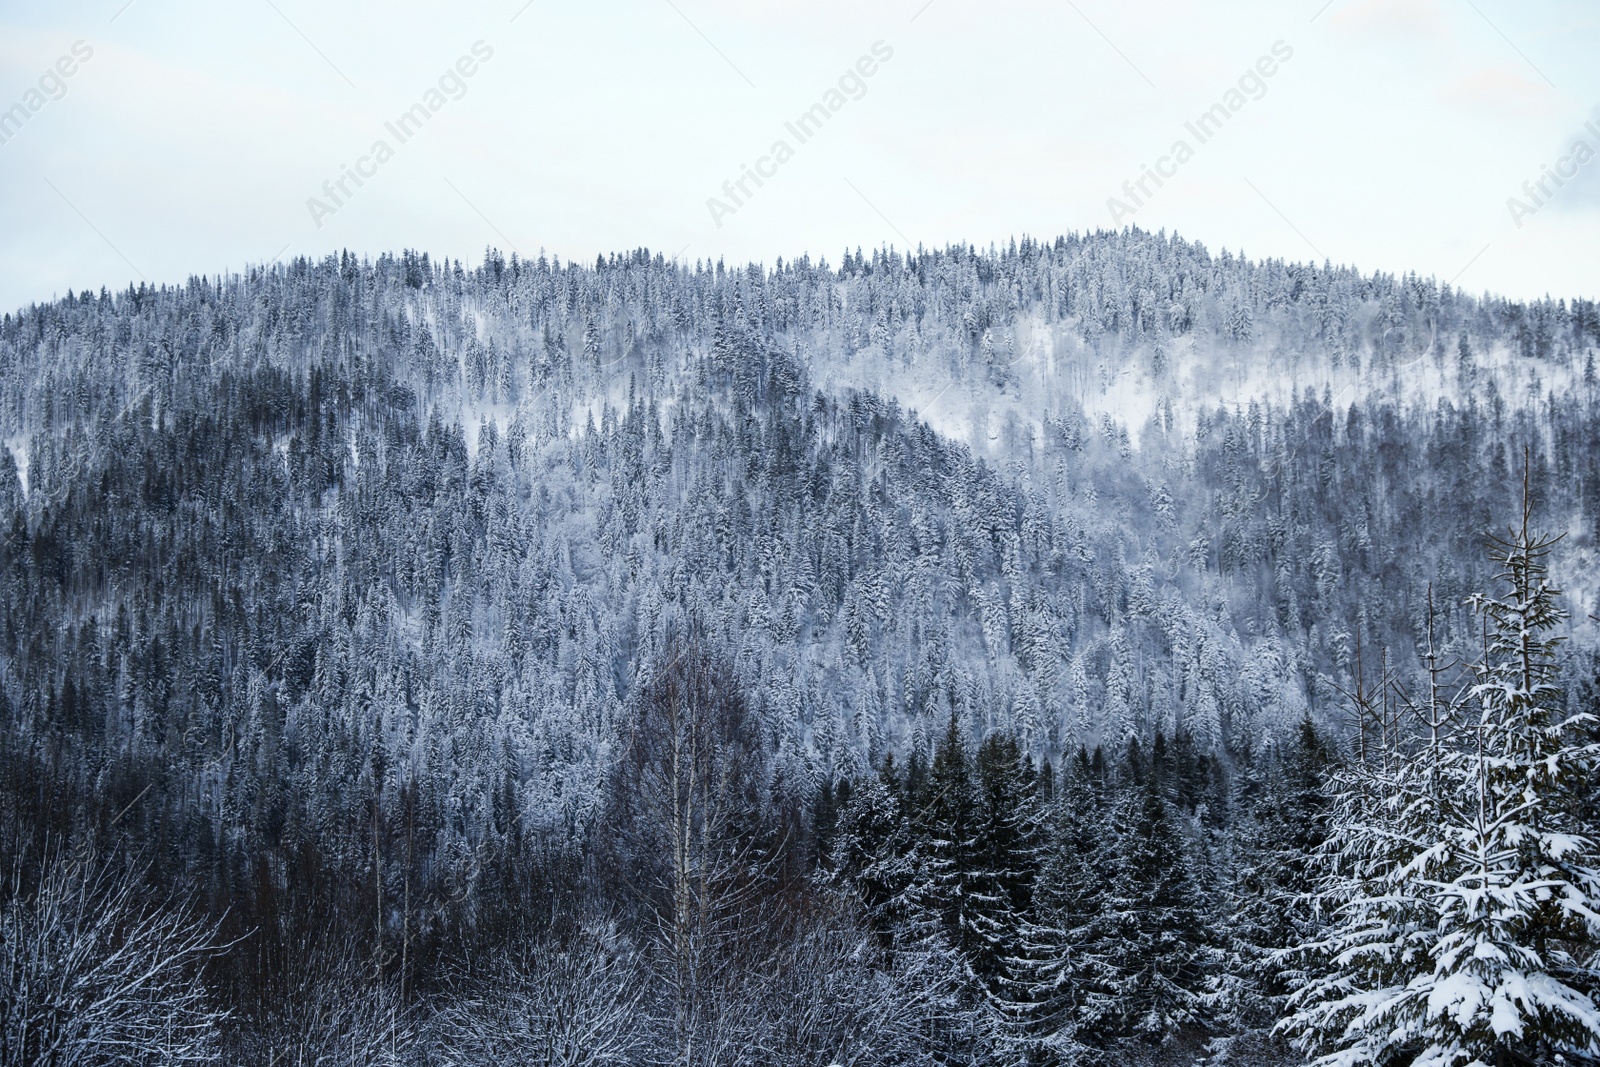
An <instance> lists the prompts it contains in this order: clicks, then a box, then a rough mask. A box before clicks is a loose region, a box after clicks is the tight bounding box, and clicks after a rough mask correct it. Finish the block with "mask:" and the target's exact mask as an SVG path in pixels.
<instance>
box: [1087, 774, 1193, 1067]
mask: <svg viewBox="0 0 1600 1067" xmlns="http://www.w3.org/2000/svg"><path fill="white" fill-rule="evenodd" d="M1128 764H1129V767H1130V770H1131V771H1134V772H1135V773H1138V774H1139V776H1140V777H1142V781H1139V782H1138V783H1137V784H1135V785H1133V786H1132V787H1131V788H1129V789H1127V790H1126V792H1125V793H1124V794H1123V796H1122V797H1121V798H1120V800H1119V803H1118V804H1117V807H1116V816H1115V828H1116V836H1117V872H1116V876H1115V877H1114V879H1113V880H1112V883H1111V889H1110V893H1109V894H1108V895H1107V898H1106V900H1105V902H1104V905H1103V907H1102V910H1101V913H1100V915H1099V916H1098V917H1096V918H1095V919H1094V920H1093V921H1091V923H1090V931H1089V933H1090V936H1089V939H1088V941H1087V943H1086V944H1084V945H1083V952H1084V955H1085V956H1086V957H1087V958H1088V961H1091V962H1090V965H1091V967H1093V968H1097V969H1098V970H1099V971H1100V973H1101V974H1102V976H1103V978H1102V982H1101V983H1099V987H1098V988H1096V989H1094V990H1093V991H1092V992H1090V993H1089V994H1088V995H1087V996H1086V997H1085V1008H1084V1011H1083V1012H1081V1013H1080V1023H1079V1025H1080V1029H1081V1030H1083V1031H1084V1032H1087V1033H1090V1034H1095V1033H1100V1034H1104V1035H1107V1036H1112V1037H1116V1038H1128V1037H1136V1038H1140V1039H1142V1040H1144V1041H1148V1042H1152V1043H1160V1042H1161V1041H1163V1040H1165V1039H1167V1038H1170V1037H1173V1036H1174V1035H1176V1034H1178V1033H1179V1032H1181V1031H1189V1032H1193V1031H1195V1030H1197V1029H1203V1028H1204V1026H1205V1024H1206V1022H1207V1014H1208V1012H1207V1009H1206V1006H1205V1003H1204V997H1203V994H1204V993H1205V991H1206V984H1207V980H1208V977H1209V974H1208V971H1209V964H1210V963H1211V955H1212V951H1211V950H1210V949H1209V948H1208V946H1207V944H1206V940H1207V939H1206V929H1205V925H1204V923H1203V922H1202V919H1201V907H1200V902H1199V894H1198V892H1197V887H1196V884H1195V877H1194V872H1193V870H1192V869H1191V866H1190V860H1189V850H1188V849H1186V848H1185V847H1184V840H1183V837H1182V835H1181V834H1180V833H1179V832H1178V828H1177V826H1176V824H1175V823H1174V821H1173V818H1172V814H1171V812H1170V810H1169V808H1168V804H1167V801H1166V800H1165V799H1164V798H1163V797H1162V795H1161V781H1160V778H1159V775H1158V774H1157V773H1155V771H1154V770H1153V769H1151V768H1148V767H1145V766H1144V764H1143V761H1142V760H1141V759H1140V757H1139V754H1138V752H1137V751H1136V750H1132V749H1131V746H1130V752H1129V760H1128Z"/></svg>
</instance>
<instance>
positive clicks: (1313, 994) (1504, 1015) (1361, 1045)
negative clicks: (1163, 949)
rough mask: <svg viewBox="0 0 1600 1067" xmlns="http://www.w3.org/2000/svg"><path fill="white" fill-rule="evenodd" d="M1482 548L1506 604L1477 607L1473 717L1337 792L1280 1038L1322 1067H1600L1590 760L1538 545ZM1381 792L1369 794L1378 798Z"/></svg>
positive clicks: (1598, 917) (1598, 903)
mask: <svg viewBox="0 0 1600 1067" xmlns="http://www.w3.org/2000/svg"><path fill="white" fill-rule="evenodd" d="M1528 500H1529V495H1528V493H1527V491H1526V485H1525V487H1524V494H1523V513H1522V521H1521V523H1520V526H1519V527H1518V528H1516V529H1514V530H1512V531H1511V533H1510V535H1509V536H1508V537H1506V538H1504V539H1499V538H1497V539H1494V541H1493V552H1492V554H1493V558H1494V560H1495V562H1496V563H1498V564H1499V565H1500V566H1501V568H1502V570H1501V572H1500V575H1499V579H1500V580H1501V581H1502V582H1504V584H1505V586H1506V588H1505V589H1504V592H1503V593H1502V595H1500V596H1498V597H1494V596H1488V595H1479V596H1477V597H1474V598H1473V604H1474V605H1475V607H1476V608H1477V610H1478V613H1479V617H1480V619H1481V621H1482V625H1483V634H1484V639H1483V654H1482V657H1481V659H1480V660H1479V662H1478V663H1476V664H1475V665H1474V666H1473V669H1472V671H1473V675H1474V678H1473V681H1472V684H1471V686H1470V690H1469V696H1470V698H1471V699H1472V701H1473V702H1474V704H1475V706H1476V712H1477V714H1476V716H1475V721H1469V722H1467V723H1465V724H1463V726H1462V728H1461V729H1459V730H1458V731H1457V732H1456V735H1455V736H1454V737H1453V738H1451V739H1450V743H1439V742H1438V740H1437V737H1436V736H1434V737H1430V738H1428V739H1427V742H1426V743H1422V742H1421V741H1420V739H1419V743H1417V744H1415V745H1414V746H1413V747H1412V751H1410V752H1409V753H1396V754H1395V756H1396V757H1398V758H1394V759H1386V760H1384V766H1385V768H1386V769H1385V771H1384V772H1383V775H1382V776H1381V777H1379V778H1376V779H1374V778H1373V777H1371V776H1369V777H1368V778H1365V779H1358V778H1350V777H1347V779H1346V786H1347V788H1346V790H1345V793H1344V794H1343V795H1342V797H1341V805H1340V807H1341V810H1340V812H1339V817H1338V820H1337V822H1336V825H1335V830H1334V834H1333V837H1332V839H1331V841H1330V845H1331V849H1330V853H1331V858H1332V860H1333V861H1334V862H1335V864H1336V868H1335V870H1334V871H1333V873H1332V874H1331V875H1330V877H1329V878H1328V880H1327V883H1326V885H1325V886H1324V888H1323V898H1324V900H1325V902H1326V904H1327V905H1328V906H1330V907H1331V908H1333V909H1334V914H1335V915H1336V916H1337V922H1336V924H1335V926H1334V928H1333V930H1332V931H1331V932H1330V934H1329V935H1328V936H1327V937H1326V938H1325V939H1323V940H1322V941H1321V942H1319V943H1317V945H1316V946H1315V948H1316V949H1317V950H1318V952H1319V953H1320V954H1321V955H1322V956H1323V958H1324V968H1325V970H1324V972H1323V973H1322V974H1321V975H1320V976H1319V977H1318V979H1317V980H1316V981H1314V982H1313V983H1312V984H1311V985H1309V986H1308V987H1307V988H1306V989H1305V990H1304V991H1303V992H1302V993H1301V994H1300V995H1298V996H1297V997H1296V1000H1295V1003H1296V1006H1297V1008H1298V1010H1297V1012H1296V1014H1295V1015H1294V1016H1292V1017H1291V1018H1290V1019H1289V1020H1288V1021H1287V1022H1286V1028H1287V1029H1289V1030H1290V1031H1291V1032H1293V1033H1295V1034H1297V1035H1298V1037H1299V1039H1300V1041H1301V1043H1302V1045H1303V1046H1304V1047H1306V1048H1308V1049H1311V1050H1315V1051H1318V1052H1320V1053H1321V1054H1322V1058H1321V1061H1320V1062H1322V1063H1325V1064H1330V1065H1332V1064H1338V1065H1344V1064H1356V1063H1374V1062H1375V1063H1388V1062H1393V1061H1398V1060H1404V1061H1408V1062H1411V1063H1414V1064H1423V1065H1426V1067H1467V1065H1474V1064H1494V1065H1496V1067H1507V1065H1511V1064H1523V1063H1543V1062H1553V1061H1554V1060H1555V1058H1556V1057H1571V1056H1572V1055H1574V1054H1576V1055H1579V1056H1593V1055H1595V1054H1596V1053H1600V1010H1597V1009H1596V1006H1595V1004H1594V1001H1593V998H1592V995H1591V993H1590V990H1593V989H1595V988H1597V986H1600V970H1597V968H1596V959H1595V946H1596V939H1597V937H1600V871H1597V870H1596V867H1597V862H1596V852H1595V844H1594V842H1593V840H1592V839H1590V838H1589V837H1588V836H1586V835H1585V834H1584V833H1583V826H1582V823H1581V821H1580V818H1579V814H1578V813H1579V811H1580V807H1581V791H1582V789H1583V788H1584V787H1585V786H1586V785H1587V783H1589V782H1590V781H1592V779H1593V774H1594V772H1595V769H1596V766H1597V756H1600V749H1597V746H1596V745H1595V744H1594V743H1593V742H1591V741H1589V740H1587V739H1586V738H1584V737H1583V736H1582V731H1584V730H1585V729H1587V727H1588V726H1589V724H1590V722H1591V719H1590V717H1589V716H1588V715H1587V714H1586V713H1582V712H1580V713H1577V714H1575V715H1566V714H1564V713H1563V712H1562V711H1561V708H1562V704H1563V701H1562V699H1561V694H1560V692H1559V690H1558V689H1557V688H1556V684H1555V682H1556V661H1555V651H1556V648H1557V646H1558V643H1559V638H1558V637H1557V636H1556V635H1555V633H1554V631H1555V630H1556V629H1557V628H1558V627H1559V626H1560V625H1561V623H1562V622H1563V620H1564V618H1565V614H1564V612H1563V610H1562V609H1561V607H1560V606H1559V604H1558V602H1557V595H1558V594H1557V592H1556V590H1555V589H1554V588H1552V587H1551V585H1550V583H1549V581H1548V580H1547V576H1546V559H1547V557H1548V555H1549V552H1550V547H1551V545H1552V544H1553V543H1554V541H1553V540H1552V539H1549V538H1544V537H1540V536H1538V535H1537V534H1535V533H1534V532H1532V530H1531V529H1530V519H1531V514H1530V510H1531V509H1530V505H1529V503H1528ZM1375 786H1376V787H1379V788H1377V789H1374V788H1373V787H1375Z"/></svg>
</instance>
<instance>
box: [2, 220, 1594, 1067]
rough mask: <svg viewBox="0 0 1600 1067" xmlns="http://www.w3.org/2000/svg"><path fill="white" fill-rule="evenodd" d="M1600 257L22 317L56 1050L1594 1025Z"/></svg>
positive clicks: (6, 648) (301, 296) (6, 477)
mask: <svg viewBox="0 0 1600 1067" xmlns="http://www.w3.org/2000/svg"><path fill="white" fill-rule="evenodd" d="M1597 348H1600V304H1596V303H1595V302H1593V301H1589V300H1580V299H1574V300H1552V299H1546V300H1543V301H1535V302H1525V303H1519V302H1513V301H1508V300H1503V299H1499V298H1495V297H1493V296H1488V295H1483V296H1473V295H1470V294H1468V293H1466V292H1464V291H1461V290H1457V289H1453V288H1452V287H1450V286H1449V285H1446V284H1441V283H1440V282H1438V281H1436V280H1433V279H1425V278H1420V277H1417V276H1414V275H1407V276H1403V277H1401V276H1393V275H1387V274H1381V273H1380V274H1364V273H1360V272H1358V271H1357V270H1354V269H1351V268H1345V267H1335V266H1333V265H1331V264H1325V265H1323V266H1317V265H1314V264H1296V263H1289V262H1284V261H1279V260H1264V261H1253V260H1250V259H1248V258H1246V257H1244V256H1242V255H1239V254H1231V253H1229V252H1227V251H1222V252H1220V253H1213V252H1212V251H1210V250H1208V249H1207V248H1205V247H1204V246H1202V245H1200V244H1197V243H1193V242H1188V241H1185V240H1182V239H1179V238H1177V237H1175V236H1171V235H1168V234H1166V233H1161V234H1153V233H1148V232H1143V231H1140V230H1137V229H1130V230H1126V231H1123V232H1121V233H1096V234H1085V235H1074V236H1067V237H1062V238H1057V239H1055V240H1053V241H1049V242H1042V241H1035V240H1023V241H1012V242H1009V243H1008V244H1007V245H1005V246H1003V247H1002V246H991V247H989V248H987V249H982V248H977V247H966V246H958V247H950V248H946V249H944V250H942V251H927V250H921V249H919V250H917V251H915V252H906V251H903V250H898V251H897V250H892V249H888V248H884V249H880V250H877V251H871V252H867V253H863V252H861V251H860V250H856V251H854V252H850V253H846V254H844V255H843V256H842V257H841V258H840V260H839V261H838V263H837V265H830V264H829V263H827V262H825V261H813V260H811V259H809V258H800V259H796V260H794V261H783V260H779V261H777V262H775V263H774V264H772V265H765V266H763V265H744V266H729V265H725V264H723V263H722V262H720V261H719V262H715V263H711V262H697V263H693V264H689V263H684V262H678V261H675V260H672V259H668V258H666V257H664V256H662V255H660V254H655V253H651V252H648V251H645V250H639V251H635V252H631V253H627V254H619V255H613V256H607V257H602V258H601V259H599V260H597V261H596V262H595V263H594V264H592V265H583V264H575V263H561V262H559V261H555V260H553V259H549V258H547V257H546V256H544V255H542V254H541V255H540V256H539V257H538V258H537V259H526V258H522V257H520V256H518V255H512V256H510V257H509V258H507V257H506V256H504V255H503V254H502V253H500V252H498V251H494V250H489V251H486V253H485V255H484V259H483V261H482V262H481V263H480V264H478V265H476V266H474V265H470V264H469V265H463V264H461V263H460V262H456V261H447V260H439V259H431V258H430V257H429V256H428V255H425V254H421V253H413V252H409V251H408V252H405V253H403V254H399V255H383V256H380V257H378V258H376V259H370V258H362V257H359V256H356V255H352V254H350V253H341V254H338V255H334V256H329V257H327V258H325V259H322V260H320V261H311V260H306V259H297V260H295V261H293V262H292V263H288V264H284V265H273V266H270V267H263V268H253V269H251V270H248V271H247V272H245V273H244V274H237V275H228V276H223V277H195V278H191V279H190V280H189V281H188V282H187V283H185V284H182V285H175V286H158V287H152V286H148V285H140V286H139V287H137V288H132V287H130V288H128V289H127V290H125V291H122V292H118V293H112V292H108V291H104V290H102V291H101V292H99V293H98V294H96V293H91V292H87V291H85V292H82V293H79V294H76V295H73V294H69V295H67V296H66V297H65V298H63V299H60V300H57V301H55V302H53V303H48V304H39V305H35V306H32V307H29V308H27V309H24V310H21V311H19V312H16V313H13V314H8V315H5V316H4V318H3V320H0V443H3V444H4V445H5V447H4V448H0V530H3V533H4V537H3V540H0V874H3V876H4V877H3V878H0V1067H11V1065H33V1064H50V1065H61V1067H65V1065H99V1064H113V1063H115V1064H151V1065H157V1064H161V1065H167V1064H184V1063H238V1064H260V1065H280V1064H281V1065H291V1064H292V1065H296V1067H300V1065H306V1067H310V1065H335V1064H349V1065H358V1064H359V1065H364V1064H393V1065H401V1064H418V1065H459V1067H466V1065H472V1064H484V1065H510V1064H546V1065H558V1064H559V1065H566V1067H578V1065H587V1064H592V1065H602V1064H604V1065H631V1064H678V1065H682V1067H702V1065H703V1067H743V1065H752V1067H753V1065H766V1064H771V1065H780V1064H781V1065H789V1064H793V1065H796V1067H798V1065H802V1064H805V1065H814V1067H828V1065H830V1064H832V1065H839V1067H868V1065H873V1064H907V1065H910V1064H950V1065H955V1064H983V1065H1024V1064H1025V1065H1031V1067H1032V1065H1037V1067H1053V1065H1079V1064H1081V1065H1085V1067H1100V1065H1105V1067H1111V1065H1122V1064H1130V1065H1132V1064H1140V1065H1143V1064H1150V1065H1155V1064H1172V1065H1188V1064H1200V1063H1205V1064H1217V1065H1224V1064H1251V1065H1254V1064H1262V1065H1279V1064H1305V1063H1316V1064H1319V1065H1324V1067H1346V1065H1350V1067H1353V1065H1356V1064H1373V1065H1379V1067H1409V1065H1415V1067H1479V1065H1482V1067H1524V1065H1532V1064H1557V1063H1561V1064H1572V1065H1577V1064H1584V1063H1591V1062H1594V1061H1595V1060H1596V1059H1600V844H1597V841H1596V839H1595V834H1596V832H1597V829H1600V824H1597V813H1600V777H1597V775H1600V719H1596V718H1595V716H1596V715H1597V714H1600V654H1597V649H1600V630H1597V624H1596V619H1595V617H1594V613H1595V612H1597V611H1600V605H1597V595H1600V567H1597V565H1596V563H1597V560H1596V551H1597V548H1600V377H1597V371H1596V367H1595V351H1596V349H1597Z"/></svg>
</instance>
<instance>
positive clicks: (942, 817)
mask: <svg viewBox="0 0 1600 1067" xmlns="http://www.w3.org/2000/svg"><path fill="white" fill-rule="evenodd" d="M972 778H973V775H972V760H971V757H970V756H968V755H967V748H966V744H965V742H964V740H963V739H962V736H961V729H960V726H959V724H958V723H957V722H956V716H955V713H954V712H951V714H950V723H949V725H948V726H947V727H946V729H945V734H944V737H943V739H942V740H941V741H940V742H939V747H938V749H937V750H936V751H935V752H934V756H933V766H932V767H930V768H929V771H928V785H927V791H928V799H927V802H926V804H924V805H922V807H921V809H920V812H919V814H920V815H921V818H920V819H914V820H913V821H914V824H917V826H916V828H917V829H918V830H920V833H919V834H918V837H919V838H920V839H921V841H922V842H923V855H922V856H921V859H922V862H921V864H920V869H919V871H918V883H919V884H918V885H917V886H915V887H914V890H913V892H914V893H915V894H916V896H917V897H918V898H920V900H922V901H923V902H925V906H926V907H927V908H929V909H930V910H931V911H932V912H933V913H934V914H935V915H936V916H937V918H938V924H939V928H940V930H941V931H942V932H943V935H944V938H945V942H946V943H947V944H948V945H949V946H950V947H951V948H953V949H955V950H956V952H957V953H958V954H959V955H960V957H961V959H962V960H963V961H964V963H965V964H966V966H967V968H968V970H969V972H970V973H971V975H972V976H973V977H976V971H975V970H974V969H973V968H972V961H973V960H974V959H976V958H977V957H978V955H979V953H980V951H981V949H982V947H983V945H984V944H985V942H986V936H987V933H988V927H989V922H988V917H989V915H990V914H992V912H993V911H994V910H995V908H996V907H997V906H998V903H999V900H998V897H997V896H996V894H995V893H994V890H993V886H992V885H991V884H990V879H988V878H987V877H986V872H985V871H984V870H983V869H982V863H981V859H980V857H979V855H978V840H977V835H978V798H977V792H976V790H975V789H974V788H973V780H972Z"/></svg>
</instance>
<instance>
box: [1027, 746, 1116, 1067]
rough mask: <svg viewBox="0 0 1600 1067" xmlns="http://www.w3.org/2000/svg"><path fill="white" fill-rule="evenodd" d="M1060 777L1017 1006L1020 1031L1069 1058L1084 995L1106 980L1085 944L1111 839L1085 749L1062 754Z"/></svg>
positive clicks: (1101, 896)
mask: <svg viewBox="0 0 1600 1067" xmlns="http://www.w3.org/2000/svg"><path fill="white" fill-rule="evenodd" d="M1062 777H1063V778H1064V779H1065V781H1064V782H1063V783H1062V785H1061V787H1060V789H1059V790H1058V793H1057V797H1056V800H1055V803H1054V804H1053V805H1051V808H1050V811H1049V825H1048V829H1049V832H1050V838H1049V841H1048V843H1047V844H1046V845H1045V846H1044V848H1043V855H1042V857H1041V862H1040V866H1039V875H1038V878H1037V880H1036V882H1035V884H1034V888H1033V906H1032V908H1031V909H1030V911H1029V914H1028V921H1027V923H1026V924H1025V926H1024V928H1023V930H1022V931H1021V937H1020V943H1019V946H1018V947H1019V957H1020V958H1019V959H1018V960H1017V961H1016V962H1015V963H1014V964H1013V966H1015V967H1016V968H1017V970H1018V972H1019V974H1021V975H1022V976H1023V977H1024V980H1025V981H1026V983H1027V989H1026V993H1025V996H1026V1001H1025V1002H1024V1003H1021V1004H1019V1005H1018V1006H1017V1012H1016V1014H1017V1016H1018V1022H1019V1024H1020V1029H1021V1030H1022V1031H1023V1032H1024V1033H1025V1034H1026V1035H1027V1037H1028V1038H1029V1039H1030V1040H1031V1041H1032V1042H1033V1043H1034V1044H1035V1045H1036V1046H1037V1047H1038V1048H1039V1049H1040V1050H1041V1051H1043V1050H1049V1051H1050V1052H1052V1053H1054V1054H1055V1055H1057V1056H1060V1057H1066V1056H1069V1055H1070V1053H1071V1051H1072V1050H1073V1049H1074V1048H1075V1046H1076V1045H1077V1044H1078V1023H1079V1021H1080V1019H1079V1011H1080V1009H1081V1008H1082V1007H1083V1005H1084V1003H1085V998H1086V997H1087V996H1088V995H1089V993H1090V992H1091V991H1093V990H1094V989H1096V988H1101V987H1103V984H1104V980H1105V975H1103V974H1102V973H1101V972H1100V971H1099V970H1098V969H1097V968H1095V967H1094V966H1093V964H1094V962H1095V961H1094V960H1092V959H1091V958H1090V957H1089V956H1087V955H1086V954H1084V953H1082V952H1081V951H1080V944H1081V943H1082V942H1083V941H1084V940H1085V939H1086V938H1087V937H1088V931H1087V927H1088V925H1089V923H1090V922H1091V921H1092V920H1093V919H1094V917H1095V916H1097V915H1098V914H1099V913H1100V908H1101V904H1102V902H1103V901H1104V899H1105V895H1106V892H1107V890H1108V884H1107V879H1106V873H1105V872H1106V868H1107V866H1108V863H1109V859H1110V856H1109V853H1110V848H1111V845H1112V841H1111V835H1110V827H1109V825H1108V823H1107V820H1106V817H1105V811H1104V797H1103V795H1102V792H1101V790H1100V788H1099V779H1098V777H1097V776H1096V774H1095V771H1094V767H1093V765H1092V763H1091V762H1090V758H1089V753H1088V750H1087V749H1085V748H1084V747H1083V746H1081V745H1080V746H1079V748H1078V752H1077V755H1076V756H1074V757H1073V758H1071V759H1070V760H1069V759H1063V760H1062Z"/></svg>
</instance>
